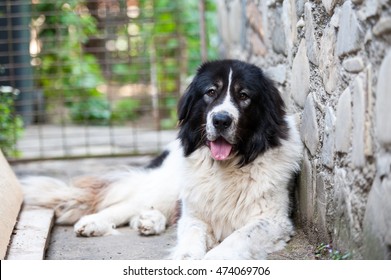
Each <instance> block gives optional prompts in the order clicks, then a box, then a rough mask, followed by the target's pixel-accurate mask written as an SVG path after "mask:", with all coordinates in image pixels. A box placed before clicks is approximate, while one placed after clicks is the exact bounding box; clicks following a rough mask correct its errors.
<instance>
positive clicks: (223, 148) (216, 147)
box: [206, 137, 233, 160]
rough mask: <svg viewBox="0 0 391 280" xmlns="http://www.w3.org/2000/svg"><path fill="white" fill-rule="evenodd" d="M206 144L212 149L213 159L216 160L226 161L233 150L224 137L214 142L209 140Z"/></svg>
mask: <svg viewBox="0 0 391 280" xmlns="http://www.w3.org/2000/svg"><path fill="white" fill-rule="evenodd" d="M206 144H207V146H208V147H209V148H210V151H211V153H212V157H213V158H214V159H215V160H226V159H227V158H228V157H229V156H230V154H231V152H232V150H233V145H232V144H230V143H229V142H227V140H225V139H224V138H223V137H218V138H217V139H216V140H214V141H209V140H208V141H206Z"/></svg>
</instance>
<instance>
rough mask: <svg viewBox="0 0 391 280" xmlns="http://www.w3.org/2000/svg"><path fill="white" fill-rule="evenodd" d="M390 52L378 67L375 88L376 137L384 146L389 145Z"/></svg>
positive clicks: (390, 102) (390, 116)
mask: <svg viewBox="0 0 391 280" xmlns="http://www.w3.org/2000/svg"><path fill="white" fill-rule="evenodd" d="M390 89H391V51H388V53H387V55H386V57H385V58H384V59H383V61H382V64H381V66H380V70H379V75H378V81H377V87H376V93H377V96H376V108H375V112H376V135H377V137H378V139H379V141H380V143H381V144H382V145H384V146H389V145H391V124H390V120H391V109H390V108H391V94H390Z"/></svg>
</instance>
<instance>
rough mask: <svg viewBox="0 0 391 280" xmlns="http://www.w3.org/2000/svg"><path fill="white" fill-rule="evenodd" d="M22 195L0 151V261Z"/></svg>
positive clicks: (4, 251)
mask: <svg viewBox="0 0 391 280" xmlns="http://www.w3.org/2000/svg"><path fill="white" fill-rule="evenodd" d="M22 201H23V193H22V189H21V187H20V184H19V182H18V179H16V176H15V174H14V172H13V171H12V169H11V167H10V166H9V164H8V162H7V160H6V159H5V157H4V156H3V153H2V152H1V150H0V259H4V256H5V254H6V252H7V246H8V243H9V241H10V237H11V234H12V230H13V228H14V225H15V222H16V218H17V217H18V214H19V210H20V206H21V205H22Z"/></svg>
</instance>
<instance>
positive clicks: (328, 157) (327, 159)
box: [322, 106, 335, 168]
mask: <svg viewBox="0 0 391 280" xmlns="http://www.w3.org/2000/svg"><path fill="white" fill-rule="evenodd" d="M334 125H335V115H334V110H333V109H332V108H331V107H329V106H327V108H326V115H325V127H324V136H323V146H322V163H323V164H324V165H326V166H327V167H329V168H333V166H334V139H335V135H334Z"/></svg>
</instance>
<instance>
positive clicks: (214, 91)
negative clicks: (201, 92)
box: [206, 88, 216, 97]
mask: <svg viewBox="0 0 391 280" xmlns="http://www.w3.org/2000/svg"><path fill="white" fill-rule="evenodd" d="M206 94H207V95H208V96H210V97H214V96H215V95H216V90H215V89H214V88H211V89H208V91H207V92H206Z"/></svg>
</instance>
